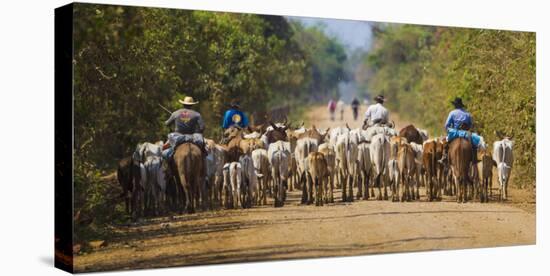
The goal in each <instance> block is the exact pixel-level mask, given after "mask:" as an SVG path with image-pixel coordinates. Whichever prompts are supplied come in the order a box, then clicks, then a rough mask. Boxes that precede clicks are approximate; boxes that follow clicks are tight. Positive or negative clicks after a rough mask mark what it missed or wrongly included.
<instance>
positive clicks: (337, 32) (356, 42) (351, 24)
mask: <svg viewBox="0 0 550 276" xmlns="http://www.w3.org/2000/svg"><path fill="white" fill-rule="evenodd" d="M290 18H291V19H293V20H299V21H301V22H302V23H303V24H304V25H306V26H312V25H315V24H319V23H322V24H323V25H325V26H326V28H325V30H326V32H327V33H328V34H329V35H333V36H335V37H337V38H338V39H339V40H340V41H341V42H342V44H344V45H345V46H347V48H348V49H350V50H355V49H357V48H361V49H364V50H368V49H369V47H370V45H371V39H372V33H371V28H370V27H369V22H367V21H356V20H340V19H325V18H313V17H295V16H291V17H290Z"/></svg>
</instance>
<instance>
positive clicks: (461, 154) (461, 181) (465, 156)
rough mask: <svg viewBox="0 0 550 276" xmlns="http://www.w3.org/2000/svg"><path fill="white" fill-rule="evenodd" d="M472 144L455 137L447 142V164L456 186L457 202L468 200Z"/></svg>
mask: <svg viewBox="0 0 550 276" xmlns="http://www.w3.org/2000/svg"><path fill="white" fill-rule="evenodd" d="M472 157H473V156H472V144H471V143H470V141H469V140H468V139H464V138H455V139H454V140H453V141H451V143H450V144H449V165H450V167H451V173H452V174H453V178H454V182H455V185H456V186H457V197H456V201H457V202H462V203H465V202H466V201H468V192H467V190H468V189H467V188H468V186H467V185H468V184H469V183H471V180H470V176H469V172H470V168H471V165H472Z"/></svg>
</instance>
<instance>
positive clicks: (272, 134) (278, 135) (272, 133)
mask: <svg viewBox="0 0 550 276" xmlns="http://www.w3.org/2000/svg"><path fill="white" fill-rule="evenodd" d="M269 124H270V125H271V127H272V128H273V129H272V130H268V131H267V132H266V133H265V135H266V136H267V143H268V144H272V143H274V142H277V141H285V142H286V141H288V137H287V134H286V130H287V128H288V126H287V125H286V120H285V122H284V123H283V124H281V126H277V125H276V124H274V123H273V122H269Z"/></svg>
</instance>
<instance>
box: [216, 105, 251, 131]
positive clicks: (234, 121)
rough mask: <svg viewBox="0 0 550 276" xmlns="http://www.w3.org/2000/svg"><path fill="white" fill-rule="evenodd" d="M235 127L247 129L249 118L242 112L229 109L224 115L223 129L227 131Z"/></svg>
mask: <svg viewBox="0 0 550 276" xmlns="http://www.w3.org/2000/svg"><path fill="white" fill-rule="evenodd" d="M234 125H236V126H239V127H240V128H245V127H247V126H248V118H247V117H246V115H244V112H242V111H240V110H236V109H229V110H227V111H226V112H225V115H223V123H222V128H224V129H226V128H229V127H231V126H234Z"/></svg>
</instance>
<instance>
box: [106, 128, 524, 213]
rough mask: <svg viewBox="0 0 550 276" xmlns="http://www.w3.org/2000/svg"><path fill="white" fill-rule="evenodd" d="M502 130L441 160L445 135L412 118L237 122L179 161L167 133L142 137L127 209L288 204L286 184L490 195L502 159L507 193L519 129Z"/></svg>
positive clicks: (459, 145)
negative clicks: (352, 124) (352, 123)
mask: <svg viewBox="0 0 550 276" xmlns="http://www.w3.org/2000/svg"><path fill="white" fill-rule="evenodd" d="M500 136H501V140H499V141H496V142H494V144H493V152H492V154H490V153H489V150H488V148H487V145H486V144H485V142H484V141H483V139H482V141H481V143H480V145H479V147H478V150H477V157H476V159H477V160H478V162H472V161H473V159H474V156H473V151H472V146H471V144H470V142H469V141H468V140H466V139H462V138H457V139H455V140H453V141H452V142H451V143H450V144H449V145H448V149H449V158H448V161H447V162H441V161H440V159H441V157H442V154H443V151H444V149H445V147H446V145H445V143H447V142H446V139H445V138H444V137H439V138H429V137H428V134H427V132H426V131H424V130H421V129H417V128H415V127H414V126H412V125H409V126H406V127H404V128H403V129H401V130H400V131H399V132H398V131H396V130H395V129H394V127H393V125H392V124H389V125H374V126H369V127H367V126H363V127H362V128H357V129H351V128H349V127H348V126H347V124H346V125H345V126H342V127H336V128H332V129H324V130H320V129H317V128H316V127H315V126H312V127H311V128H305V127H304V124H303V123H302V125H301V126H299V127H291V126H290V125H289V124H288V123H287V122H286V120H285V122H282V123H271V122H270V123H268V124H265V125H261V126H256V127H248V128H246V129H240V128H233V127H232V128H229V129H227V130H226V131H225V133H224V139H223V141H221V142H220V143H219V144H218V143H216V142H214V141H213V140H210V139H205V141H206V144H207V146H206V150H207V152H208V155H207V157H206V158H203V155H202V152H201V149H200V147H198V146H197V145H195V144H192V143H184V144H182V145H180V146H178V147H177V148H176V150H175V154H174V158H173V161H167V160H164V159H163V157H162V154H161V150H162V145H163V143H162V141H160V142H157V143H155V144H153V143H142V144H139V145H138V146H137V148H136V150H135V152H134V153H133V155H132V156H129V157H127V158H124V159H122V160H121V161H120V162H119V167H118V170H117V177H118V181H119V183H120V184H121V187H122V189H123V194H122V195H123V197H124V198H125V200H126V210H127V212H128V213H131V214H132V216H133V217H139V216H142V215H158V214H161V213H164V212H168V211H174V212H183V211H187V212H188V213H192V212H194V211H195V209H196V208H200V209H203V210H207V209H216V208H251V207H253V206H257V205H266V204H267V199H268V198H272V202H273V204H274V206H275V207H282V206H283V205H284V204H285V201H286V193H287V191H293V190H295V189H298V190H301V194H302V197H301V203H302V204H315V205H316V206H322V205H324V204H327V203H332V202H334V200H335V196H334V193H335V189H336V188H338V189H341V200H342V201H345V202H352V201H354V200H368V199H371V198H372V199H377V200H388V199H390V198H391V200H392V201H394V202H397V201H399V202H402V201H415V200H420V198H421V193H420V187H421V186H423V187H425V195H424V196H425V198H426V200H428V201H438V200H441V199H442V195H447V196H455V197H456V200H457V202H466V201H467V200H479V201H480V202H488V200H489V198H490V194H491V183H492V175H493V168H494V167H496V171H497V178H498V182H499V199H503V200H505V199H506V197H507V183H508V180H509V178H510V172H511V168H512V163H513V154H512V147H513V141H512V140H511V137H505V136H502V135H500Z"/></svg>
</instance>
